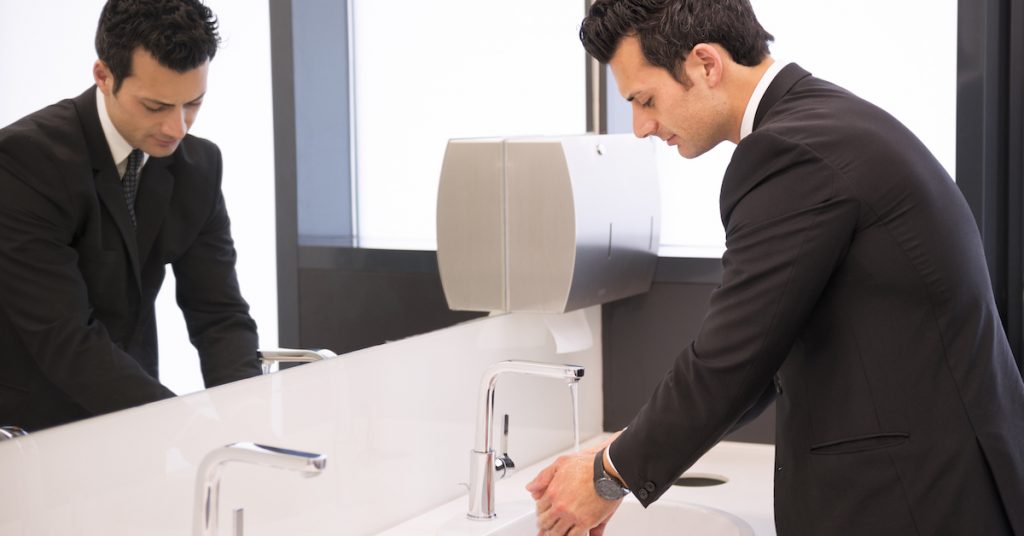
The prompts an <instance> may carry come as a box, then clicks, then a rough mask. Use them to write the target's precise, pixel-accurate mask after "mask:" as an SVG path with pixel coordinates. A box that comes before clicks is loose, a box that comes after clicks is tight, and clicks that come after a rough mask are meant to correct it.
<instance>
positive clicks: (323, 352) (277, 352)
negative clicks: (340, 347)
mask: <svg viewBox="0 0 1024 536" xmlns="http://www.w3.org/2000/svg"><path fill="white" fill-rule="evenodd" d="M256 356H257V357H259V359H260V366H261V367H262V368H263V373H264V374H270V373H271V372H277V369H278V368H279V366H280V363H282V362H284V363H309V362H312V361H320V360H321V359H331V358H332V357H338V354H336V353H334V352H332V351H330V350H328V349H326V348H321V349H319V350H297V349H294V348H273V349H269V350H257V351H256Z"/></svg>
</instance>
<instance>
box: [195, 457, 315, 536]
mask: <svg viewBox="0 0 1024 536" xmlns="http://www.w3.org/2000/svg"><path fill="white" fill-rule="evenodd" d="M226 462H245V463H251V464H255V465H262V466H264V467H273V468H275V469H284V470H287V471H296V472H298V473H300V474H302V475H303V476H306V477H312V476H317V475H319V474H320V473H321V472H322V471H323V470H324V469H325V468H326V467H327V457H326V456H324V455H322V454H317V453H315V452H303V451H301V450H289V449H282V448H278V447H269V446H267V445H258V444H256V443H248V442H244V443H232V444H230V445H226V446H223V447H220V448H218V449H214V450H212V451H210V452H209V453H208V454H207V455H206V456H205V457H203V461H202V462H201V463H200V464H199V470H198V471H197V473H196V494H195V497H196V499H195V500H196V505H195V513H194V514H193V515H194V524H193V535H194V536H206V535H214V534H217V528H218V524H219V520H220V514H219V512H220V510H219V506H220V504H219V503H220V468H221V466H222V465H223V464H224V463H226Z"/></svg>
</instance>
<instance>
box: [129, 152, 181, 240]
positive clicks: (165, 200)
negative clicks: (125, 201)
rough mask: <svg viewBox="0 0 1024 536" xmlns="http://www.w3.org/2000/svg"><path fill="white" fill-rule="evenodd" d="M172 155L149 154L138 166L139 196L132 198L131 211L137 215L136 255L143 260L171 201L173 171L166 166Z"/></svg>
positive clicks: (172, 157)
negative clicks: (133, 204)
mask: <svg viewBox="0 0 1024 536" xmlns="http://www.w3.org/2000/svg"><path fill="white" fill-rule="evenodd" d="M173 159H174V156H173V155H172V156H170V157H167V158H150V159H149V160H148V161H147V162H146V167H144V168H142V179H141V181H140V182H139V197H138V199H137V200H136V202H135V215H136V217H137V218H138V224H139V226H138V229H137V235H138V246H139V258H140V259H143V260H145V259H146V258H147V257H148V256H149V251H150V250H151V249H152V248H153V242H154V241H155V240H156V235H157V232H158V231H159V230H160V225H161V224H162V223H163V221H164V216H166V215H167V209H168V207H170V205H171V194H173V193H174V175H172V174H171V172H170V171H169V170H168V169H167V168H168V166H169V165H170V164H171V162H172V161H173Z"/></svg>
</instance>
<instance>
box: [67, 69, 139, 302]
mask: <svg viewBox="0 0 1024 536" xmlns="http://www.w3.org/2000/svg"><path fill="white" fill-rule="evenodd" d="M74 103H75V107H76V108H77V109H78V117H79V119H80V120H81V122H82V131H83V132H84V133H85V142H86V144H87V145H88V148H89V159H90V160H91V161H92V168H93V177H94V179H95V181H96V194H97V195H98V196H99V198H100V202H102V203H103V206H105V207H106V208H107V212H108V213H109V214H110V216H111V218H112V219H113V220H114V223H115V224H116V225H117V229H118V231H119V232H120V234H121V239H122V241H123V242H124V246H125V249H127V250H128V257H129V258H130V259H131V263H132V272H133V273H134V274H135V284H136V286H137V287H138V288H139V290H141V289H142V277H141V273H140V269H139V250H138V245H137V243H136V239H135V228H134V226H132V221H131V216H129V215H128V206H127V205H125V202H124V193H123V192H122V191H121V178H120V176H119V175H118V173H117V166H116V165H115V164H114V157H113V156H111V155H110V146H109V145H107V138H106V136H104V135H103V127H102V126H100V119H99V112H98V111H97V109H96V86H93V87H91V88H89V89H88V90H86V91H85V93H82V94H81V95H79V96H77V97H75V98H74Z"/></svg>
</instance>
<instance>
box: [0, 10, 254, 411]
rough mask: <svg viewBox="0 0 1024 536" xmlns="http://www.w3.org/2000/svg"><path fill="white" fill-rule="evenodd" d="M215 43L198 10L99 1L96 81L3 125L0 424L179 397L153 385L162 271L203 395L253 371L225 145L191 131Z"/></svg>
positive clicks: (211, 23) (207, 17)
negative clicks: (172, 286)
mask: <svg viewBox="0 0 1024 536" xmlns="http://www.w3.org/2000/svg"><path fill="white" fill-rule="evenodd" d="M218 43H219V37H218V35H217V20H216V18H215V17H214V15H213V13H212V12H211V11H210V10H209V9H208V8H207V7H206V6H204V5H203V4H202V3H201V2H200V1H199V0H110V1H109V2H108V3H107V4H106V5H105V6H104V8H103V11H102V13H101V16H100V20H99V25H98V28H97V32H96V51H97V53H98V56H99V59H98V60H97V61H96V64H95V65H94V68H93V75H94V78H95V81H96V86H95V87H92V88H89V89H88V90H86V91H85V92H84V93H82V94H81V95H79V96H78V97H75V98H73V99H68V100H64V101H61V102H58V103H57V104H54V105H52V106H49V107H47V108H44V109H42V110H40V111H38V112H35V113H33V114H31V115H29V116H27V117H25V118H23V119H21V120H19V121H17V122H15V123H13V124H11V125H9V126H7V127H6V128H4V129H2V130H0V424H4V425H17V426H21V427H23V428H26V429H29V430H35V429H40V428H45V427H49V426H53V425H57V424H61V423H66V422H70V421H74V420H77V419H82V418H85V417H89V416H93V415H99V414H102V413H106V412H110V411H115V410H119V409H123V408H128V407H132V406H136V405H140V404H145V403H147V402H152V401H155V400H160V399H164V398H169V397H172V396H174V393H172V392H171V391H170V390H168V389H167V388H166V387H164V386H163V385H161V384H160V382H159V380H158V379H157V374H158V367H157V334H156V319H155V317H154V300H155V299H156V296H157V293H158V292H159V290H160V286H161V283H162V282H163V279H164V274H165V265H167V264H170V265H171V266H172V267H173V269H174V274H175V278H176V280H177V289H176V290H177V300H178V304H179V306H180V307H181V309H182V312H183V313H184V316H185V321H186V324H187V327H188V332H189V337H190V339H191V341H192V343H193V344H194V345H195V347H196V348H197V349H198V351H199V356H200V360H201V368H202V372H203V378H204V380H205V383H206V385H207V386H208V387H209V386H214V385H220V384H223V383H227V382H230V381H233V380H238V379H242V378H246V377H250V376H254V375H258V374H259V372H260V368H259V364H258V361H257V357H256V348H257V337H256V325H255V323H254V322H253V320H252V318H251V317H250V316H249V313H248V309H249V308H248V305H247V304H246V302H245V301H244V300H243V299H242V297H241V295H240V293H239V289H238V281H237V277H236V275H235V250H234V246H233V242H232V240H231V233H230V228H229V221H228V215H227V212H226V210H225V206H224V199H223V196H222V194H221V188H220V183H221V167H222V165H221V156H220V151H219V150H218V149H217V146H216V145H214V144H213V143H210V142H209V141H206V140H203V139H200V138H196V137H194V136H191V135H189V134H188V129H189V127H190V126H191V125H192V122H193V121H194V120H195V117H196V113H197V112H198V111H199V107H200V105H201V104H202V101H203V96H204V95H205V93H206V78H207V70H208V68H209V62H210V60H211V59H213V57H214V54H215V53H216V51H217V46H218Z"/></svg>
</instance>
